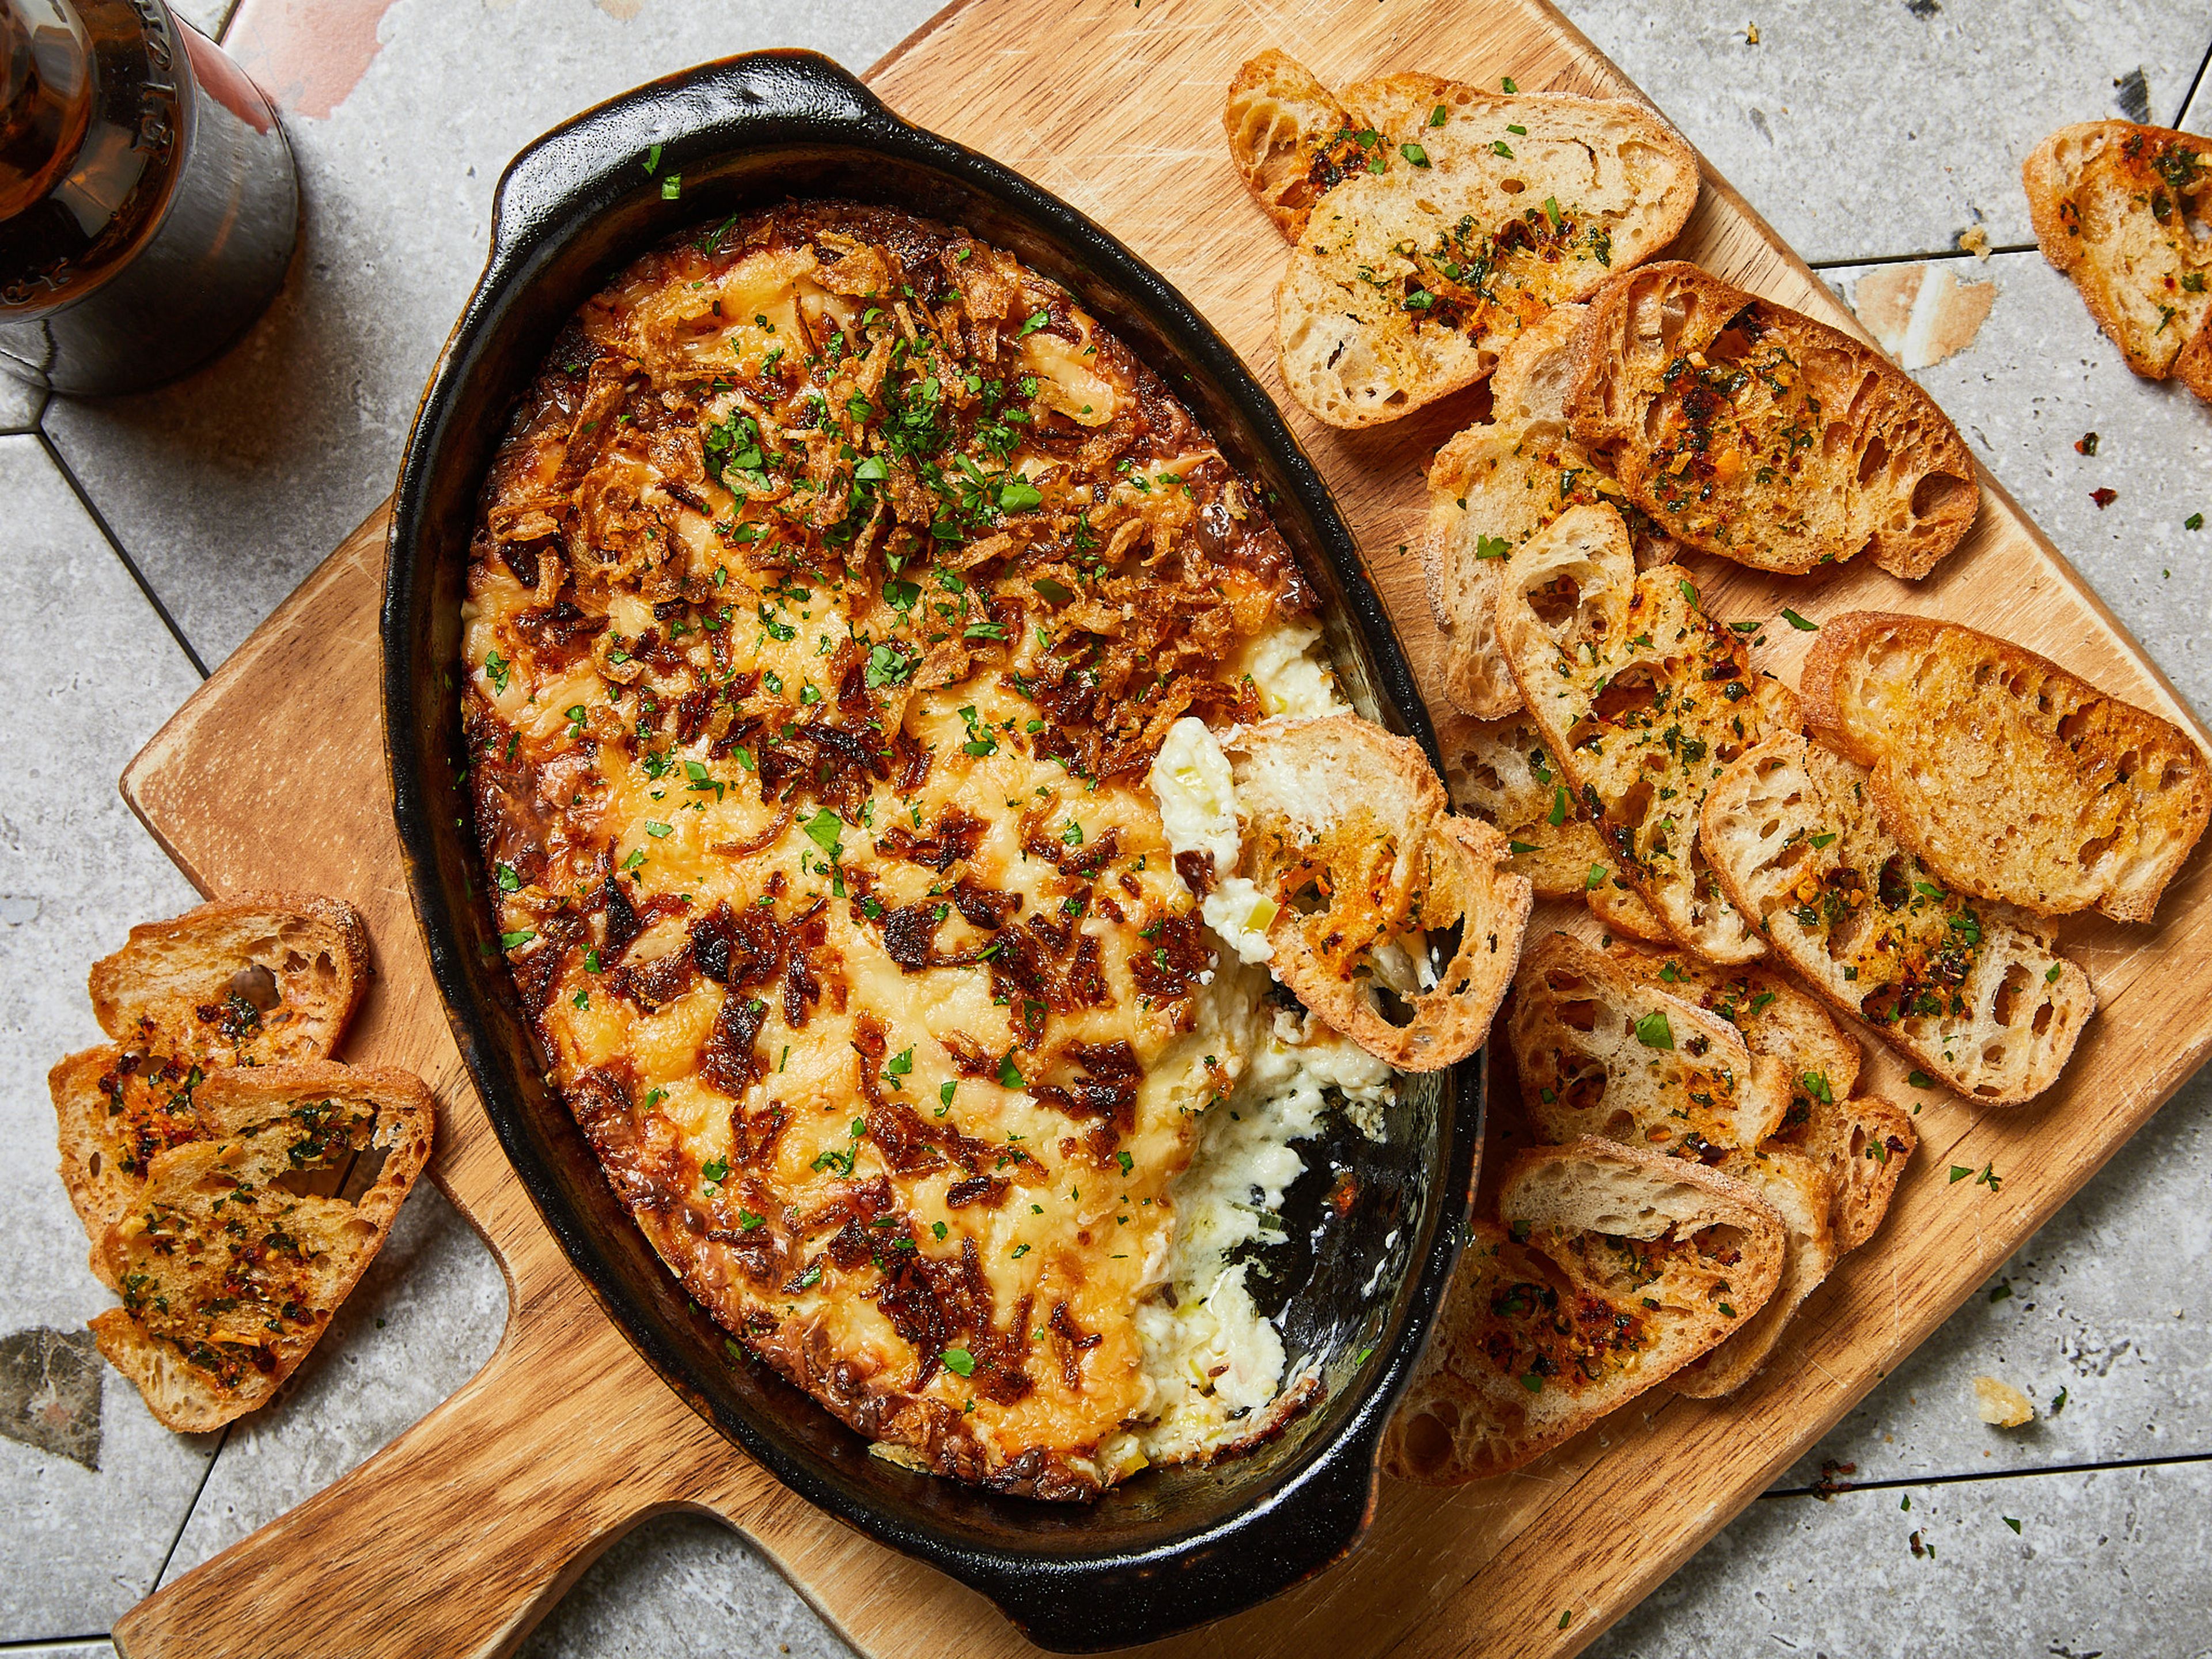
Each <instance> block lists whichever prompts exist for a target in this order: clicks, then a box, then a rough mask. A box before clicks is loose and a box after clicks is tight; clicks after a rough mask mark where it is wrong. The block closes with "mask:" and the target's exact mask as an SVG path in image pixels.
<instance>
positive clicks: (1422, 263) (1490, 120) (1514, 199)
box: [1224, 52, 1698, 427]
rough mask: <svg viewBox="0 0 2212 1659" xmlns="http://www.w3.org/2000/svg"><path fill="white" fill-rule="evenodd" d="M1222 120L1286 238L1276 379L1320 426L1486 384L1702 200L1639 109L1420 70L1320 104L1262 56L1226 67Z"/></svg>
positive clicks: (1655, 245) (1665, 137) (1292, 75)
mask: <svg viewBox="0 0 2212 1659" xmlns="http://www.w3.org/2000/svg"><path fill="white" fill-rule="evenodd" d="M1332 122H1334V123H1336V124H1337V125H1331V123H1332ZM1224 125H1225V130H1226V132H1227V136H1228V139H1229V143H1230V150H1231V156H1232V158H1233V159H1234V160H1235V161H1236V163H1237V167H1238V170H1239V172H1240V173H1242V174H1243V179H1244V181H1245V184H1246V186H1247V187H1248V188H1249V190H1250V191H1252V193H1253V195H1254V197H1255V199H1256V200H1258V202H1259V203H1260V204H1261V208H1262V209H1263V210H1265V211H1267V213H1268V215H1269V216H1270V217H1272V218H1273V219H1274V221H1275V222H1276V224H1277V225H1278V227H1279V228H1281V229H1282V230H1284V231H1285V234H1291V235H1293V236H1295V237H1296V238H1297V247H1296V249H1295V250H1294V251H1293V252H1292V253H1291V264H1290V269H1289V270H1288V271H1287V272H1286V273H1285V276H1284V278H1283V283H1282V286H1281V288H1280V289H1279V290H1278V291H1277V295H1276V344H1277V351H1278V356H1279V363H1280V367H1281V369H1282V374H1283V380H1284V383H1285V385H1286V386H1288V387H1289V388H1290V391H1291V395H1292V396H1293V397H1295V398H1297V399H1298V401H1299V402H1300V403H1302V404H1304V405H1305V406H1306V408H1307V409H1309V410H1311V411H1312V412H1313V413H1314V415H1315V416H1317V417H1318V418H1319V419H1321V420H1322V421H1325V422H1328V424H1330V425H1332V426H1339V427H1363V426H1372V425H1376V424H1379V423H1381V422H1386V421H1394V420H1396V419H1399V418H1400V417H1401V416H1405V415H1408V414H1410V413H1412V412H1413V410H1416V409H1418V408H1419V407H1420V406H1421V405H1423V404H1428V403H1432V402H1434V401H1435V400H1436V399H1437V398H1441V397H1443V396H1444V395H1445V394H1447V393H1449V392H1455V391H1457V390H1458V389H1460V388H1461V387H1462V386H1471V385H1473V384H1474V383H1475V382H1476V381H1478V380H1481V379H1483V378H1484V377H1485V376H1486V375H1487V374H1489V373H1490V372H1491V370H1492V368H1493V367H1494V366H1495V365H1496V363H1497V362H1498V351H1499V349H1501V348H1502V347H1503V346H1504V343H1506V342H1507V341H1509V340H1510V339H1511V338H1512V337H1514V336H1515V335H1516V334H1517V333H1519V332H1520V331H1521V330H1522V329H1523V328H1525V327H1526V326H1528V325H1529V324H1530V323H1533V322H1534V321H1536V320H1537V319H1539V318H1541V316H1543V314H1544V313H1546V312H1547V311H1548V310H1549V309H1550V308H1551V307H1553V306H1554V305H1558V304H1559V303H1561V302H1563V301H1572V300H1577V299H1581V298H1583V297H1584V296H1585V295H1588V294H1589V293H1590V292H1591V290H1593V289H1595V288H1596V287H1597V286H1598V284H1599V283H1601V282H1603V281H1604V280H1605V278H1606V277H1607V276H1608V275H1609V274H1610V273H1612V272H1613V271H1615V270H1624V269H1626V267H1628V266H1629V265H1632V264H1635V263H1636V262H1637V261H1638V260H1641V259H1645V258H1650V256H1651V255H1652V254H1653V253H1655V252H1657V251H1658V250H1659V249H1660V248H1662V247H1663V246H1665V245H1666V244H1667V243H1668V242H1669V241H1671V240H1673V239H1674V235H1675V234H1676V233H1677V232H1678V231H1680V229H1681V228H1682V225H1683V223H1684V222H1685V221H1686V220H1687V218H1688V217H1689V214H1690V210H1691V208H1692V206H1693V205H1694V204H1695V203H1696V200H1697V194H1698V167H1697V158H1696V156H1695V155H1694V154H1693V153H1692V150H1691V149H1690V147H1689V146H1688V145H1687V144H1686V143H1684V142H1683V141H1682V139H1681V138H1680V137H1679V136H1678V135H1677V134H1675V133H1674V131H1673V130H1672V129H1671V128H1669V127H1668V125H1666V124H1665V123H1664V122H1663V121H1662V120H1660V119H1659V118H1658V117H1657V116H1656V115H1654V114H1653V113H1652V112H1650V111H1649V110H1647V109H1645V108H1644V106H1641V105H1638V104H1631V103H1626V102H1615V101H1609V100H1600V99H1593V98H1581V97H1574V96H1569V95H1565V94H1525V95H1509V94H1497V93H1488V92H1484V91H1481V90H1480V89H1479V88H1474V87H1469V86H1464V85H1462V84H1460V83H1458V82H1451V81H1446V80H1442V79H1439V78H1438V77H1437V76H1429V75H1418V74H1401V75H1390V76H1381V77H1379V78H1377V79H1375V80H1370V81H1365V82H1359V83H1358V84H1357V85H1355V86H1352V87H1347V88H1344V89H1342V91H1341V92H1340V93H1338V94H1334V95H1332V94H1330V93H1329V92H1328V89H1327V88H1323V87H1322V86H1321V84H1320V83H1319V82H1317V81H1316V80H1315V79H1314V77H1313V76H1311V75H1310V73H1308V72H1307V71H1306V70H1304V69H1303V68H1301V67H1300V66H1299V65H1298V64H1296V63H1295V62H1294V61H1293V60H1291V58H1287V57H1285V55H1284V54H1282V53H1280V52H1268V53H1267V54H1264V55H1263V56H1261V57H1260V58H1254V59H1253V60H1252V61H1251V62H1249V63H1248V64H1245V65H1244V66H1243V69H1242V70H1239V72H1238V74H1237V77H1236V80H1235V81H1234V82H1232V84H1231V90H1230V95H1229V100H1228V102H1227V105H1226V107H1225V112H1224Z"/></svg>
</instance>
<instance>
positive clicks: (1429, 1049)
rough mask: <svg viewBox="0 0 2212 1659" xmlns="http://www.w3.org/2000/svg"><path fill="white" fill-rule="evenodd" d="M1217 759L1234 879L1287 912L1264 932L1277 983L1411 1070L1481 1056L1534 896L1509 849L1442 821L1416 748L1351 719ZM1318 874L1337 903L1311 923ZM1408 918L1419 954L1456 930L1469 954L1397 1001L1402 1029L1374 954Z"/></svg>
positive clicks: (1442, 803)
mask: <svg viewBox="0 0 2212 1659" xmlns="http://www.w3.org/2000/svg"><path fill="white" fill-rule="evenodd" d="M1222 748H1223V750H1224V752H1225V753H1226V754H1227V755H1228V756H1229V757H1230V760H1231V768H1232V770H1233V772H1234V774H1235V776H1236V781H1237V811H1238V816H1239V818H1240V819H1241V820H1242V821H1243V822H1242V825H1241V827H1242V828H1243V832H1244V851H1243V860H1242V861H1241V862H1240V864H1239V866H1238V869H1239V871H1240V872H1243V873H1244V874H1245V875H1246V876H1247V877H1248V878H1249V879H1252V880H1253V881H1254V882H1255V884H1257V885H1259V886H1260V888H1261V891H1262V892H1264V893H1267V895H1268V896H1270V897H1272V898H1273V899H1274V900H1275V902H1277V904H1278V906H1279V909H1278V910H1277V913H1276V915H1275V916H1274V918H1273V921H1272V922H1271V923H1270V925H1269V927H1268V929H1267V943H1268V945H1269V946H1270V947H1271V949H1272V951H1273V961H1272V963H1270V971H1272V972H1273V974H1274V975H1275V977H1276V978H1277V979H1279V980H1280V981H1282V982H1283V984H1284V985H1285V986H1286V987H1289V988H1290V990H1291V992H1292V993H1293V994H1295V995H1296V996H1297V998H1298V1000H1300V1001H1301V1002H1303V1003H1304V1004H1305V1006H1307V1007H1308V1008H1310V1009H1311V1010H1312V1011H1313V1012H1316V1014H1319V1015H1320V1016H1321V1018H1322V1019H1323V1020H1324V1021H1325V1022H1327V1023H1328V1025H1329V1026H1330V1027H1331V1028H1333V1029H1334V1030H1337V1031H1340V1032H1341V1033H1342V1034H1343V1035H1344V1036H1347V1037H1350V1038H1351V1039H1352V1041H1353V1042H1357V1043H1358V1044H1359V1046H1360V1047H1361V1048H1364V1049H1366V1050H1367V1051H1368V1052H1369V1053H1370V1054H1374V1055H1375V1056H1376V1057H1377V1058H1378V1059H1381V1060H1388V1061H1389V1063H1390V1064H1391V1065H1392V1066H1395V1067H1397V1068H1398V1069H1399V1070H1401V1071H1408V1072H1433V1071H1438V1070H1441V1069H1442V1068H1443V1067H1444V1066H1451V1065H1455V1064H1456V1063H1457V1062H1458V1061H1460V1060H1464V1059H1466V1058H1467V1056H1468V1055H1469V1054H1473V1053H1474V1051H1475V1050H1476V1049H1477V1048H1480V1047H1481V1046H1482V1042H1483V1039H1484V1038H1485V1037H1486V1036H1488V1035H1489V1031H1490V1024H1491V1020H1492V1018H1493V1017H1494V1016H1495V1015H1496V1013H1497V1012H1498V1003H1499V1001H1500V1000H1502V999H1503V998H1504V994H1505V989H1506V987H1507V986H1508V985H1510V983H1511V982H1512V978H1513V965H1514V963H1516V961H1517V960H1518V959H1519V957H1520V952H1521V937H1522V930H1523V929H1524V928H1525V927H1527V925H1528V911H1529V908H1530V905H1531V904H1532V903H1533V902H1534V894H1533V893H1532V891H1531V890H1530V888H1529V884H1528V881H1527V880H1526V878H1522V877H1521V876H1517V875H1515V874H1513V873H1511V872H1510V871H1508V870H1507V869H1506V868H1505V866H1506V863H1507V861H1508V860H1509V859H1510V856H1511V855H1510V852H1509V850H1508V848H1507V845H1506V841H1505V837H1504V836H1502V835H1500V834H1499V833H1498V831H1497V830H1495V829H1492V828H1491V827H1490V826H1489V825H1488V824H1486V823H1479V822H1477V821H1476V820H1474V819H1473V818H1464V817H1455V816H1454V815H1453V814H1452V813H1450V812H1449V811H1447V810H1446V808H1447V802H1446V799H1445V796H1444V791H1443V785H1441V784H1440V783H1438V782H1437V776H1436V774H1435V772H1434V771H1432V770H1431V769H1430V766H1429V763H1428V758H1427V757H1426V756H1425V755H1424V754H1423V753H1422V751H1421V748H1420V745H1419V744H1416V743H1414V742H1413V740H1412V739H1410V738H1401V737H1395V736H1393V735H1392V734H1391V733H1389V732H1385V731H1383V729H1382V728H1381V727H1379V726H1375V725H1373V724H1371V723H1370V722H1369V721H1366V720H1360V719H1359V718H1358V717H1357V716H1356V715H1351V714H1329V715H1322V716H1320V717H1318V718H1315V719H1306V720H1295V719H1293V720H1267V721H1263V722H1261V724H1259V725H1257V726H1243V727H1240V728H1238V729H1237V730H1236V731H1234V732H1230V733H1228V734H1227V735H1226V737H1225V738H1224V740H1223V743H1222ZM1332 785H1333V786H1334V787H1328V786H1332ZM1324 790H1326V793H1324ZM1377 831H1379V832H1381V836H1382V840H1381V841H1380V842H1379V843H1378V842H1377V840H1376V832H1377ZM1378 847H1379V848H1380V851H1379V852H1378ZM1316 869H1318V870H1319V871H1321V872H1325V873H1326V874H1327V876H1328V878H1329V879H1328V889H1329V890H1330V892H1331V894H1332V897H1331V900H1330V902H1329V903H1328V905H1326V906H1325V907H1323V908H1321V909H1319V910H1316V911H1315V912H1314V913H1313V914H1311V915H1305V914H1302V913H1301V912H1300V910H1299V909H1298V908H1297V906H1296V905H1295V904H1293V902H1291V901H1292V898H1293V896H1294V894H1295V892H1296V891H1297V890H1298V888H1300V887H1301V886H1303V885H1304V884H1305V883H1306V882H1308V881H1310V880H1311V879H1312V878H1313V875H1314V873H1315V872H1316ZM1354 904H1357V905H1358V906H1360V907H1362V908H1360V910H1359V911H1358V913H1357V914H1356V915H1354V914H1352V912H1351V911H1350V910H1349V909H1348V907H1349V906H1351V905H1354ZM1401 919H1402V921H1404V922H1405V923H1407V924H1408V925H1409V927H1410V933H1409V935H1408V936H1409V937H1411V938H1412V939H1415V940H1416V941H1422V940H1423V938H1424V936H1425V934H1427V933H1434V932H1439V931H1443V930H1446V929H1449V928H1450V927H1453V926H1454V925H1455V924H1456V925H1458V927H1459V928H1460V944H1459V949H1458V951H1456V952H1455V955H1454V956H1453V957H1452V959H1451V960H1450V962H1449V963H1446V964H1444V965H1443V968H1442V969H1441V970H1440V971H1439V972H1438V973H1437V977H1436V982H1435V984H1434V986H1433V987H1431V988H1429V989H1426V990H1420V989H1417V988H1416V987H1412V986H1407V987H1403V988H1402V989H1401V998H1402V1000H1404V1001H1405V1002H1406V1003H1407V1005H1408V1006H1410V1008H1411V1011H1412V1015H1411V1018H1409V1019H1408V1020H1407V1021H1406V1022H1405V1023H1404V1024H1392V1023H1391V1021H1389V1019H1387V1018H1384V1017H1383V1013H1382V1012H1380V1010H1379V1009H1378V1008H1377V1007H1376V1004H1375V1002H1374V1001H1373V1000H1371V998H1370V987H1371V986H1372V985H1374V984H1375V983H1376V982H1377V981H1378V980H1379V979H1380V973H1379V969H1378V967H1377V964H1376V958H1375V955H1374V951H1375V947H1376V946H1377V945H1383V944H1388V943H1392V942H1394V941H1395V933H1396V930H1397V928H1398V927H1399V926H1400V923H1401ZM1378 929H1379V930H1380V931H1379V932H1378V931H1377V930H1378ZM1406 948H1407V949H1409V950H1410V949H1411V948H1412V947H1411V946H1408V947H1406ZM1426 948H1427V947H1426V945H1425V942H1422V943H1421V944H1420V949H1421V951H1423V953H1424V954H1425V951H1426Z"/></svg>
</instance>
